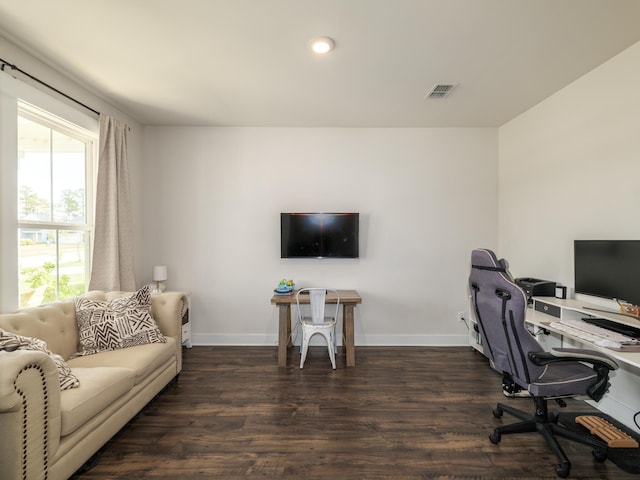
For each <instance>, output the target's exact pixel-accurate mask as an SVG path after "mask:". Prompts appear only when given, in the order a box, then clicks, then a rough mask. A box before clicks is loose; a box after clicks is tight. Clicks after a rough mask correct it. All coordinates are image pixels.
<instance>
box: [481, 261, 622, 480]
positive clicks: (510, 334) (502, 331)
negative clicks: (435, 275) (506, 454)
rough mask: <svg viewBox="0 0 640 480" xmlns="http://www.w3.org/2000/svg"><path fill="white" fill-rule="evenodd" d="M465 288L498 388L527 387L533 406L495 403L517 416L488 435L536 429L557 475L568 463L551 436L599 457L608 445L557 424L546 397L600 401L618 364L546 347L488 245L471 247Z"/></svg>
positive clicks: (498, 412) (591, 353) (495, 439)
mask: <svg viewBox="0 0 640 480" xmlns="http://www.w3.org/2000/svg"><path fill="white" fill-rule="evenodd" d="M469 288H470V294H471V297H472V305H473V308H474V310H475V315H476V320H477V321H478V327H479V330H480V335H481V339H482V345H483V349H484V352H485V354H486V355H487V357H488V358H489V360H490V363H491V366H492V367H493V368H494V369H495V370H497V371H499V372H501V373H502V374H503V387H506V388H508V387H510V386H511V385H510V384H512V383H513V384H515V386H516V387H520V388H523V389H525V390H528V391H529V393H530V394H531V398H532V399H533V403H534V408H535V413H534V414H533V415H531V414H528V413H525V412H523V411H520V410H517V409H515V408H513V407H511V406H509V405H505V404H502V403H498V405H497V407H496V409H495V410H494V411H493V415H494V416H495V417H496V418H500V417H502V414H503V413H504V412H507V413H509V414H511V415H513V416H514V417H516V418H518V419H519V420H521V421H520V422H518V423H514V424H511V425H503V426H500V427H497V428H496V429H495V430H494V431H493V433H492V434H491V435H490V436H489V439H490V440H491V443H493V444H496V445H497V444H498V443H500V440H501V437H502V435H504V434H511V433H525V432H538V433H540V434H541V435H542V436H543V437H544V439H545V440H546V441H547V444H548V445H549V447H550V448H551V450H552V451H553V453H554V454H555V455H556V456H557V458H558V460H559V462H560V463H559V464H557V465H556V474H557V475H558V476H559V477H562V478H565V477H567V476H568V475H569V472H570V470H571V463H570V462H569V460H568V458H567V456H566V455H565V453H564V451H563V450H562V448H561V447H560V445H559V444H558V441H557V439H556V438H555V437H556V436H559V437H564V438H568V439H570V440H573V441H576V442H580V443H582V444H585V445H588V446H591V447H592V448H593V455H594V457H595V459H596V460H598V461H604V460H605V459H606V458H607V449H608V446H607V444H606V443H605V442H603V441H601V440H600V439H598V438H595V437H593V436H591V435H590V434H588V433H585V434H581V433H579V432H577V431H573V430H569V429H567V428H565V427H563V426H561V425H559V424H558V415H557V414H555V413H549V411H548V406H547V400H549V399H557V401H558V403H559V405H560V406H564V405H563V403H564V402H563V401H562V398H566V397H575V396H582V395H585V396H589V397H591V398H592V399H593V400H595V401H599V400H600V399H601V398H602V396H603V395H604V394H605V393H606V391H607V389H608V388H609V371H610V370H615V369H617V368H618V365H617V364H616V362H615V361H614V360H613V359H611V358H610V357H608V356H607V355H605V354H603V353H600V352H598V351H595V350H584V349H573V348H554V349H552V352H545V351H544V350H543V349H542V347H541V346H540V344H539V343H538V342H537V340H536V339H535V337H534V336H533V335H532V334H531V333H530V332H529V330H528V329H527V327H526V326H525V312H526V308H527V298H526V296H525V293H524V292H523V291H522V289H521V288H520V287H518V286H517V285H516V284H515V282H514V281H513V279H512V278H511V275H510V274H509V272H508V270H507V265H506V262H505V261H504V260H498V259H497V258H496V256H495V254H494V253H493V252H492V251H491V250H486V249H477V250H474V251H473V252H472V254H471V273H470V275H469ZM584 363H587V364H589V365H591V366H588V365H584Z"/></svg>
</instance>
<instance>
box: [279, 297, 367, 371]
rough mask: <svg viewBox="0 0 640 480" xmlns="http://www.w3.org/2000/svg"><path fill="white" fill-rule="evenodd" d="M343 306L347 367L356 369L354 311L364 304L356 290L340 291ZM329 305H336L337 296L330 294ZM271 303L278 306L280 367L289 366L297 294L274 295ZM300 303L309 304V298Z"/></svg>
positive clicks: (343, 330) (343, 331)
mask: <svg viewBox="0 0 640 480" xmlns="http://www.w3.org/2000/svg"><path fill="white" fill-rule="evenodd" d="M338 294H339V295H340V304H341V305H342V334H343V338H344V343H345V344H344V346H345V347H346V348H345V350H346V357H347V367H355V365H356V352H355V345H354V336H355V334H354V328H353V310H354V308H355V306H356V305H357V304H359V303H362V298H361V297H360V295H358V292H356V291H355V290H338ZM326 302H327V303H336V297H335V295H333V294H331V293H328V294H327V297H326ZM271 303H272V304H274V305H277V306H278V366H280V367H286V366H287V348H289V347H291V305H292V304H294V305H295V303H296V295H295V292H294V293H293V294H292V295H274V296H273V297H271ZM300 303H309V296H308V295H305V296H304V298H303V296H302V295H300Z"/></svg>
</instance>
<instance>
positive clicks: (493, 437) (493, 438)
mask: <svg viewBox="0 0 640 480" xmlns="http://www.w3.org/2000/svg"><path fill="white" fill-rule="evenodd" d="M501 438H502V434H501V433H500V432H499V431H498V430H494V431H493V433H492V434H491V435H489V440H490V441H491V443H493V444H494V445H497V444H499V443H500V439H501Z"/></svg>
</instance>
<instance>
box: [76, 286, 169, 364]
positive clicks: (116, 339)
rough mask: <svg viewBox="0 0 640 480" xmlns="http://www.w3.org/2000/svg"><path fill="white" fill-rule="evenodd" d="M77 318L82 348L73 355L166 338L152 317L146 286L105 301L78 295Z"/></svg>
mask: <svg viewBox="0 0 640 480" xmlns="http://www.w3.org/2000/svg"><path fill="white" fill-rule="evenodd" d="M76 321H77V322H78V331H79V337H80V346H81V351H80V352H78V353H77V354H76V355H75V356H79V355H92V354H94V353H98V352H103V351H108V350H119V349H121V348H128V347H135V346H136V345H145V344H148V343H165V342H166V341H167V339H166V338H165V337H164V335H162V333H161V332H160V330H159V329H158V325H157V324H156V321H155V320H154V319H153V317H152V316H151V292H150V291H149V286H148V285H147V286H144V287H143V288H141V289H140V290H138V291H137V292H135V293H133V294H131V295H128V296H126V297H121V298H116V299H115V300H110V301H106V302H99V301H95V300H90V299H88V298H83V297H78V298H76Z"/></svg>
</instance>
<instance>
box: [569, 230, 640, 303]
mask: <svg viewBox="0 0 640 480" xmlns="http://www.w3.org/2000/svg"><path fill="white" fill-rule="evenodd" d="M574 268H575V287H576V293H583V294H587V295H595V296H598V297H604V298H610V299H615V300H619V301H625V302H629V303H631V304H633V305H640V287H639V286H638V285H640V282H639V281H638V274H639V272H640V240H575V241H574Z"/></svg>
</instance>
